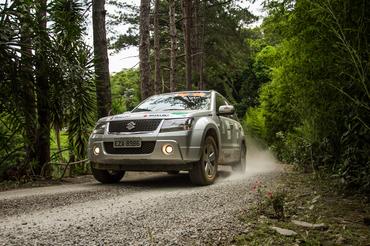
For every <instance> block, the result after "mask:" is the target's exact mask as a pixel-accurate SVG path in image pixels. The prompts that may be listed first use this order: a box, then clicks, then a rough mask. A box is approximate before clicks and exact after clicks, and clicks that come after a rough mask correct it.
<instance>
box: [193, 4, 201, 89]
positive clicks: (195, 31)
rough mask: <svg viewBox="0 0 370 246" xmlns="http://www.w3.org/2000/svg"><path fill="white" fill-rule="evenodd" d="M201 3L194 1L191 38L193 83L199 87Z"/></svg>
mask: <svg viewBox="0 0 370 246" xmlns="http://www.w3.org/2000/svg"><path fill="white" fill-rule="evenodd" d="M199 4H200V0H194V3H193V11H192V14H193V17H192V18H193V19H192V33H191V34H192V38H191V49H192V57H191V58H192V73H193V83H194V84H195V85H196V86H197V87H198V88H199V85H200V83H199V66H200V58H201V56H200V52H199V41H200V35H199V26H200V23H199Z"/></svg>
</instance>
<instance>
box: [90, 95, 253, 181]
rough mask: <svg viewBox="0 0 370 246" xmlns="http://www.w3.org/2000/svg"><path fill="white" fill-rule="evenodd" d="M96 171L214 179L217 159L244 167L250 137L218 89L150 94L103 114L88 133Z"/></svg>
mask: <svg viewBox="0 0 370 246" xmlns="http://www.w3.org/2000/svg"><path fill="white" fill-rule="evenodd" d="M88 150H89V151H88V152H89V159H90V162H91V170H92V173H93V175H94V177H95V178H96V179H97V180H98V181H100V182H102V183H114V182H119V181H120V180H121V178H122V177H123V175H124V174H125V171H166V172H168V173H169V174H176V173H178V172H179V171H189V174H190V179H191V181H192V182H193V183H194V184H197V185H209V184H212V183H213V182H214V181H215V179H216V176H217V167H218V165H231V166H232V167H233V169H234V170H238V171H241V172H244V171H245V165H246V160H245V157H246V150H247V149H246V141H245V137H244V131H243V128H242V126H241V124H240V123H239V122H238V119H237V117H236V114H235V109H234V107H233V106H232V105H231V104H230V103H229V102H228V101H227V100H226V99H225V98H224V97H223V96H221V95H220V94H219V93H218V92H216V91H184V92H176V93H167V94H161V95H155V96H152V97H149V98H148V99H146V100H145V101H143V102H142V103H141V104H139V105H138V106H137V107H136V108H135V109H133V110H132V111H131V112H126V113H123V114H119V115H114V116H108V117H104V118H102V119H100V120H99V121H98V122H97V124H96V126H95V129H94V131H93V133H92V134H91V136H90V139H89V148H88Z"/></svg>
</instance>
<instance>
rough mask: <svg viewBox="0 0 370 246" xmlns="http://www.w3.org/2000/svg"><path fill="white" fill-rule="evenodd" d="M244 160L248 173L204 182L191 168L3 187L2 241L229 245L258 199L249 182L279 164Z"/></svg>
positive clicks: (269, 174)
mask: <svg viewBox="0 0 370 246" xmlns="http://www.w3.org/2000/svg"><path fill="white" fill-rule="evenodd" d="M250 153H251V152H250ZM247 161H248V170H247V172H246V174H244V175H237V174H232V173H231V171H229V169H228V168H222V170H221V171H220V176H219V178H218V179H217V182H216V183H215V184H214V185H211V186H207V187H194V186H192V185H191V184H190V182H189V179H188V176H187V174H186V173H181V174H179V175H168V174H166V173H128V175H127V176H126V177H125V178H124V179H123V180H122V182H121V183H120V184H117V185H102V184H99V183H97V182H95V181H94V180H92V179H91V181H90V182H86V183H83V184H72V185H60V186H52V187H43V188H32V189H22V190H13V191H6V192H1V193H0V245H149V244H156V245H158V244H159V245H205V244H212V245H215V244H217V245H229V244H230V241H231V240H232V238H233V237H234V236H235V235H236V234H238V233H240V232H242V231H243V230H244V228H243V225H242V223H241V222H240V221H239V220H238V218H237V215H238V213H239V212H240V211H241V210H246V209H248V203H249V202H248V201H250V199H253V196H254V194H253V193H252V192H251V188H250V187H251V185H252V184H253V183H254V182H255V181H256V180H257V179H267V180H271V179H272V178H273V177H274V176H275V175H276V173H277V171H278V167H277V166H276V165H275V164H274V161H273V160H272V159H271V158H269V157H268V155H267V154H266V153H261V152H258V153H256V152H254V153H251V154H249V155H248V157H247Z"/></svg>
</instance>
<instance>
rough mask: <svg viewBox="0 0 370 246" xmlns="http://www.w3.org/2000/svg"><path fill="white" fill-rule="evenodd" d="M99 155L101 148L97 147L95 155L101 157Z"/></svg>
mask: <svg viewBox="0 0 370 246" xmlns="http://www.w3.org/2000/svg"><path fill="white" fill-rule="evenodd" d="M99 153H100V148H99V147H95V148H94V154H95V155H99Z"/></svg>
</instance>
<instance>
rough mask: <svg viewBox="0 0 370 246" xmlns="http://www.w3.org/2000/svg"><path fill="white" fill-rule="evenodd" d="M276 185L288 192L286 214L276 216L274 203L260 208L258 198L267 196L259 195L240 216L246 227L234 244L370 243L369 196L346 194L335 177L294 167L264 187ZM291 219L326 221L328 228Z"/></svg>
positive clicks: (274, 190) (273, 190)
mask: <svg viewBox="0 0 370 246" xmlns="http://www.w3.org/2000/svg"><path fill="white" fill-rule="evenodd" d="M276 187H279V188H278V189H279V190H284V192H285V201H284V213H285V218H284V219H280V220H278V219H276V216H274V210H273V209H272V207H271V206H270V207H265V208H263V209H261V203H260V202H258V201H259V200H261V199H262V200H264V199H266V198H265V197H262V198H261V197H259V198H258V197H257V199H256V201H255V204H253V206H252V208H251V209H250V210H248V211H246V212H244V213H243V215H242V216H241V217H240V219H241V220H242V221H243V222H244V223H245V226H246V230H245V233H243V234H241V235H238V236H237V237H236V238H235V239H234V243H235V244H237V245H370V226H369V225H366V224H365V223H364V219H365V218H369V217H370V204H369V200H368V198H367V197H366V196H364V195H360V194H357V195H353V194H352V195H348V194H345V193H344V192H343V191H341V189H340V188H339V187H340V186H339V185H337V183H335V182H334V181H331V180H329V179H326V178H325V179H324V178H321V179H318V178H315V177H313V175H312V174H303V173H299V172H295V171H293V170H289V171H287V172H285V173H284V174H282V175H281V176H280V177H279V178H278V180H277V183H275V182H274V183H273V184H266V185H265V188H264V189H265V190H272V193H274V192H276ZM262 193H263V192H262ZM257 196H261V194H257ZM262 196H263V195H262ZM292 220H300V221H305V222H309V223H324V224H325V225H326V226H327V228H324V229H310V228H309V229H308V228H304V227H300V226H297V225H295V224H293V223H292V222H291V221H292ZM271 226H277V227H280V228H285V229H290V230H293V231H295V232H296V233H297V235H296V236H283V235H280V234H278V233H277V232H275V231H273V230H272V229H271V228H270V227H271Z"/></svg>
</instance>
